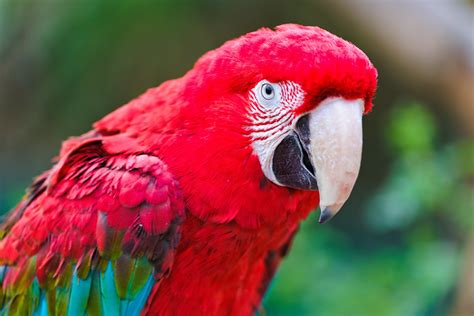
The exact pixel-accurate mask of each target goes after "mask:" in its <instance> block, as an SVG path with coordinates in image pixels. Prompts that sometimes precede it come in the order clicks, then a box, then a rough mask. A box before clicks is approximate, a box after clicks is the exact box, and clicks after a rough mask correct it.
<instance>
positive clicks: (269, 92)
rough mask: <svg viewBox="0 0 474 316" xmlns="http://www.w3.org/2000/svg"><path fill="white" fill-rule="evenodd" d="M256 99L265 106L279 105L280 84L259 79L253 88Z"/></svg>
mask: <svg viewBox="0 0 474 316" xmlns="http://www.w3.org/2000/svg"><path fill="white" fill-rule="evenodd" d="M254 92H255V94H256V95H257V100H258V102H259V103H260V104H262V105H264V106H266V107H270V108H272V107H277V106H279V105H280V85H279V84H278V83H271V82H268V81H266V80H262V81H260V82H259V83H258V84H257V86H256V87H255V89H254Z"/></svg>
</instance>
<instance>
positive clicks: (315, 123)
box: [273, 98, 364, 223]
mask: <svg viewBox="0 0 474 316" xmlns="http://www.w3.org/2000/svg"><path fill="white" fill-rule="evenodd" d="M363 112H364V102H363V100H360V99H359V100H346V99H342V98H328V99H326V100H324V101H322V102H321V103H320V104H319V105H318V106H317V107H316V108H315V109H314V110H313V111H311V112H310V113H306V114H304V115H303V116H301V117H300V118H299V119H298V120H297V121H296V124H295V126H294V132H293V133H290V134H289V135H288V136H286V138H285V139H283V141H282V142H281V143H280V144H279V145H278V147H277V148H276V150H275V154H274V157H273V172H274V174H275V177H276V180H277V181H278V182H279V183H280V184H282V185H285V186H288V187H292V188H295V189H303V190H319V199H320V202H319V207H320V209H321V215H320V217H319V223H325V222H327V221H328V220H330V219H331V218H332V217H333V216H334V215H336V213H337V212H338V211H339V210H340V209H341V207H342V206H343V205H344V203H345V202H346V200H347V199H348V198H349V195H350V194H351V191H352V188H353V187H354V184H355V182H356V179H357V176H358V174H359V168H360V162H361V156H362V115H363Z"/></svg>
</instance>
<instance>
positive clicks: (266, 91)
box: [265, 84, 273, 95]
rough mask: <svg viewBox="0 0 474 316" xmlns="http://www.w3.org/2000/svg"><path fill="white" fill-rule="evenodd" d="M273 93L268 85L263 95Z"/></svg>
mask: <svg viewBox="0 0 474 316" xmlns="http://www.w3.org/2000/svg"><path fill="white" fill-rule="evenodd" d="M272 93H273V87H272V86H271V85H269V84H267V85H265V94H266V95H271V94H272Z"/></svg>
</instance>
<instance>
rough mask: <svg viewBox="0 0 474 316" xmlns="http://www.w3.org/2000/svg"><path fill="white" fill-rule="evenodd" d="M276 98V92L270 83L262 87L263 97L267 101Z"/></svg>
mask: <svg viewBox="0 0 474 316" xmlns="http://www.w3.org/2000/svg"><path fill="white" fill-rule="evenodd" d="M274 96H275V90H273V87H272V85H271V84H269V83H264V84H263V85H262V97H263V98H264V99H266V100H271V99H273V97H274Z"/></svg>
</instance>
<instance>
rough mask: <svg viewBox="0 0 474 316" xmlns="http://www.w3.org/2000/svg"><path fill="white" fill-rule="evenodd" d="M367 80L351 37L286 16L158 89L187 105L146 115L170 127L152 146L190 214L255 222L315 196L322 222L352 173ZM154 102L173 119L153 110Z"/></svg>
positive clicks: (367, 66)
mask: <svg viewBox="0 0 474 316" xmlns="http://www.w3.org/2000/svg"><path fill="white" fill-rule="evenodd" d="M376 85H377V71H376V69H375V68H374V66H373V65H372V63H371V62H370V61H369V59H368V58H367V56H366V55H365V54H364V53H363V52H362V51H361V50H360V49H358V48H357V47H355V46H354V45H353V44H351V43H349V42H347V41H345V40H343V39H341V38H339V37H337V36H335V35H333V34H331V33H329V32H327V31H325V30H323V29H320V28H318V27H307V26H300V25H295V24H287V25H281V26H278V27H276V29H275V30H271V29H266V28H264V29H260V30H258V31H255V32H252V33H249V34H246V35H244V36H242V37H240V38H237V39H235V40H231V41H229V42H226V43H225V44H224V45H222V46H221V47H219V48H217V49H215V50H213V51H210V52H208V53H206V54H205V55H204V56H203V57H201V58H200V59H199V60H198V61H197V63H196V64H195V66H194V68H193V69H192V70H191V71H189V72H188V73H187V74H186V75H185V76H184V77H183V78H181V79H178V80H175V81H172V82H169V83H167V84H165V85H164V87H163V88H161V90H159V91H163V90H164V89H168V90H169V91H170V93H169V97H168V98H169V100H172V101H169V100H166V101H163V102H170V103H171V104H172V103H173V102H178V101H173V100H185V101H184V103H185V104H186V105H183V106H181V107H180V108H179V110H177V108H176V107H175V106H173V105H172V106H170V107H169V108H166V109H165V110H164V109H163V108H157V109H156V111H157V112H159V114H158V115H156V116H153V115H148V116H147V117H149V118H151V119H149V120H153V122H158V123H155V124H157V125H159V126H158V128H159V129H161V130H163V126H169V127H168V129H169V132H166V131H165V132H164V134H163V135H164V136H163V137H164V140H163V141H160V142H159V148H160V150H161V152H160V155H161V156H163V157H165V156H166V157H167V158H166V163H167V164H168V165H170V167H171V169H172V170H174V171H175V173H176V174H177V175H178V177H179V178H180V180H181V181H180V182H181V185H182V187H183V190H184V193H185V195H186V198H187V201H188V203H189V205H190V209H191V211H192V212H194V213H195V214H197V215H198V216H200V217H205V218H208V219H209V218H211V219H214V220H216V221H220V222H222V221H224V222H228V221H231V220H234V219H235V220H237V222H240V223H244V224H245V225H244V226H256V225H257V226H258V225H259V224H260V223H261V222H264V221H266V220H267V219H269V218H278V219H279V220H280V221H284V219H285V218H287V217H288V214H285V215H283V214H278V212H279V210H280V209H283V210H289V211H287V213H288V212H292V210H293V209H296V208H298V207H301V205H303V204H304V205H305V207H306V208H314V207H316V206H317V203H318V197H319V206H320V208H321V215H320V219H319V221H320V222H325V221H327V220H328V219H330V218H331V217H333V216H334V215H335V214H336V213H337V212H338V211H339V210H340V208H341V207H342V205H343V204H344V203H345V202H346V200H347V198H348V197H349V195H350V193H351V191H352V188H353V186H354V183H355V181H356V178H357V176H358V173H359V167H360V163H361V153H362V116H363V115H364V113H367V112H369V111H370V110H371V108H372V98H373V96H374V93H375V90H376ZM168 90H167V91H168ZM173 91H175V92H173ZM176 91H177V92H176ZM144 100H146V99H144ZM179 102H181V101H179ZM163 111H166V113H168V114H167V117H168V116H171V115H173V113H175V115H176V117H178V119H175V118H174V119H173V120H172V121H171V120H170V122H163V120H162V119H160V120H158V119H156V117H164V115H163ZM142 112H146V111H142ZM144 125H145V126H146V124H144ZM173 125H174V127H172V126H173ZM146 128H147V129H149V130H150V128H149V127H146ZM158 128H157V129H158ZM144 129H145V127H144ZM172 131H173V132H172ZM171 133H174V134H171ZM170 135H176V136H177V137H176V141H173V140H170V139H172V136H170ZM146 137H147V138H148V139H146V140H145V141H147V142H149V139H150V138H151V137H150V136H146ZM318 194H319V195H318ZM308 212H309V211H308Z"/></svg>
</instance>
